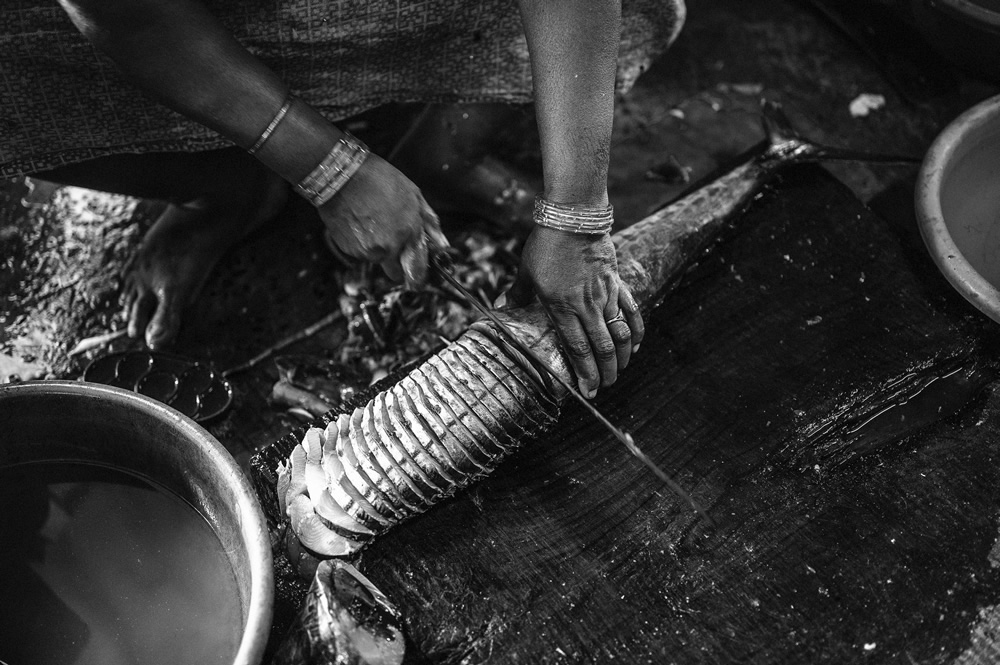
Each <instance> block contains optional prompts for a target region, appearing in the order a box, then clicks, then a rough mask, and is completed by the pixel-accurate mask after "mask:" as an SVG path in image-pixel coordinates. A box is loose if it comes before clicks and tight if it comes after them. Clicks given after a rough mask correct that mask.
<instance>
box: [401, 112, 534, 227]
mask: <svg viewBox="0 0 1000 665" xmlns="http://www.w3.org/2000/svg"><path fill="white" fill-rule="evenodd" d="M526 112H527V111H526V109H525V108H523V107H516V106H510V105H504V104H466V105H461V106H457V105H439V106H432V107H430V109H429V112H428V113H427V114H425V115H424V116H423V119H422V121H421V122H420V124H419V125H418V126H417V127H415V128H414V131H413V132H412V137H411V138H410V139H408V140H407V141H405V142H404V143H403V144H402V145H400V146H399V149H398V154H396V155H395V156H393V158H392V160H391V161H392V162H393V163H394V164H396V166H398V167H399V168H400V170H402V171H403V172H404V173H405V174H406V175H407V176H408V177H409V178H410V179H412V180H413V181H414V182H415V183H417V185H419V186H420V188H421V189H423V190H424V192H425V195H426V196H427V197H428V201H429V202H430V203H431V205H432V206H434V207H435V209H438V210H440V211H447V210H449V209H453V210H460V211H462V212H466V213H472V214H475V215H478V216H480V217H483V218H485V219H487V220H489V221H491V222H493V223H494V224H496V225H498V226H500V227H502V228H505V229H507V230H525V229H526V228H527V227H528V226H529V225H530V224H531V210H532V207H533V203H534V197H535V194H536V193H537V192H538V191H539V187H540V185H541V177H540V174H533V173H529V172H526V171H523V170H520V169H517V168H515V167H514V166H512V165H511V164H509V163H507V162H505V161H503V160H501V159H499V158H498V157H496V155H495V147H496V138H495V137H496V135H497V134H498V133H502V132H503V130H504V129H505V128H506V127H508V126H509V125H511V124H514V123H515V122H516V121H519V120H520V116H523V114H524V113H526Z"/></svg>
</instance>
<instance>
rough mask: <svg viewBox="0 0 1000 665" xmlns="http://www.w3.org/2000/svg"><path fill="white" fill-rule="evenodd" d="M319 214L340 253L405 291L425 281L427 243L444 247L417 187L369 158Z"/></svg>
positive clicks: (435, 221) (382, 162)
mask: <svg viewBox="0 0 1000 665" xmlns="http://www.w3.org/2000/svg"><path fill="white" fill-rule="evenodd" d="M319 214H320V217H321V218H322V219H323V223H324V224H325V225H326V228H327V232H328V233H329V234H330V237H331V239H332V240H333V242H334V243H335V244H336V245H337V248H338V249H339V250H340V251H342V252H343V253H344V254H346V255H348V256H350V257H352V258H356V259H362V260H365V261H370V262H372V263H378V264H381V266H382V269H383V270H385V272H386V274H387V275H388V276H389V277H390V278H391V279H393V280H395V281H397V282H398V281H405V283H406V285H407V286H408V287H410V288H413V287H416V286H419V285H421V284H423V283H424V281H425V280H426V279H427V250H428V246H427V245H428V243H432V244H434V245H436V246H439V247H447V246H448V240H447V238H445V235H444V233H442V232H441V223H440V222H439V220H438V216H437V215H436V214H435V213H434V211H433V210H432V209H431V207H430V206H429V205H428V204H427V201H425V200H424V197H423V194H421V193H420V189H419V188H418V187H417V186H416V185H415V184H413V182H411V181H410V180H409V178H407V177H406V176H405V175H403V174H402V173H401V172H400V171H399V170H398V169H396V168H395V167H394V166H392V165H391V164H389V163H388V162H387V161H385V160H384V159H382V158H381V157H379V156H378V155H374V154H369V155H368V157H367V159H365V162H364V164H362V165H361V168H359V169H358V171H357V172H356V173H355V174H354V175H353V176H352V177H351V179H350V180H348V181H347V184H346V185H344V187H343V189H341V190H340V191H339V192H338V193H337V195H336V196H334V197H333V198H332V199H330V200H329V201H328V202H327V203H325V204H324V205H323V206H322V207H320V208H319Z"/></svg>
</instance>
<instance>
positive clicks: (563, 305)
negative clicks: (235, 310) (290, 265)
mask: <svg viewBox="0 0 1000 665" xmlns="http://www.w3.org/2000/svg"><path fill="white" fill-rule="evenodd" d="M319 212H320V216H321V217H322V218H323V221H324V224H325V225H326V227H327V230H328V233H329V234H330V236H331V238H332V240H333V241H334V243H335V244H336V245H337V247H338V249H340V251H342V252H343V253H344V254H346V255H348V256H350V257H352V258H356V259H362V260H365V261H370V262H372V263H378V264H379V265H381V266H382V268H383V270H385V272H386V274H387V275H388V276H389V277H390V278H391V279H394V280H396V281H402V282H405V283H406V285H407V286H409V287H411V288H417V287H419V286H421V285H422V284H423V283H424V282H425V281H426V279H427V269H428V255H429V252H430V251H432V250H433V249H434V248H435V247H438V248H443V247H447V246H448V240H447V239H446V238H445V235H444V233H442V231H441V226H440V223H439V221H438V217H437V215H436V214H435V213H434V211H433V210H432V209H431V207H430V206H429V205H428V204H427V202H426V201H425V200H424V197H423V195H422V194H421V192H420V190H419V188H418V187H417V186H416V185H415V184H414V183H413V182H411V181H410V180H409V179H408V178H407V177H406V176H404V175H403V174H402V173H401V172H400V171H399V170H397V169H396V168H395V167H393V166H392V165H390V164H389V163H388V162H386V161H385V160H383V159H381V158H380V157H378V156H376V155H370V156H369V157H368V159H367V160H366V161H365V164H364V165H363V166H362V168H361V169H359V170H358V172H357V173H356V174H355V175H354V177H353V178H352V179H351V180H350V181H349V182H348V183H347V184H346V185H345V186H344V188H343V189H342V190H341V191H340V193H339V194H338V195H337V196H335V197H334V198H333V199H331V200H330V201H329V202H328V203H326V204H325V205H324V206H323V207H321V208H320V211H319ZM535 297H537V298H538V300H539V301H540V302H541V304H542V306H543V307H544V308H545V310H546V312H547V313H548V315H549V317H550V318H551V320H552V322H553V324H554V325H555V328H556V331H557V333H558V335H559V337H560V339H561V341H562V343H563V348H564V349H565V350H566V353H567V356H568V358H569V361H570V364H571V365H572V367H573V370H574V373H575V374H576V376H577V381H578V385H579V388H580V391H581V392H582V393H583V394H584V395H586V396H588V397H593V396H594V395H595V394H596V392H597V389H598V387H602V386H603V387H606V386H610V385H611V384H613V383H614V382H615V381H616V380H617V377H618V373H619V372H620V371H621V370H623V369H625V367H627V366H628V364H629V360H630V358H631V354H632V353H633V351H635V350H636V349H637V348H638V347H639V344H640V342H641V341H642V337H643V332H644V331H643V322H642V317H641V315H640V314H639V310H638V307H637V306H636V304H635V301H634V300H633V299H632V296H631V294H630V293H629V291H628V289H627V288H626V287H625V285H624V284H622V281H621V278H620V277H619V275H618V264H617V260H616V255H615V248H614V245H613V243H612V242H611V239H610V237H609V236H608V235H607V234H605V235H603V236H587V235H578V234H573V233H567V232H564V231H558V230H554V229H549V228H545V227H535V228H534V229H533V230H532V232H531V234H530V235H529V237H528V239H527V241H526V242H525V246H524V250H523V252H522V256H521V265H520V268H519V270H518V275H517V278H516V280H515V282H514V285H513V286H512V287H511V289H510V291H509V292H508V293H507V298H506V306H509V307H518V306H523V305H527V304H528V303H530V302H531V301H532V300H533V299H534V298H535ZM619 314H620V315H621V317H619ZM616 317H619V318H623V320H618V321H615V320H614V319H615V318H616ZM609 320H610V322H609Z"/></svg>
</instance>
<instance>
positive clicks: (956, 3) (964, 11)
mask: <svg viewBox="0 0 1000 665" xmlns="http://www.w3.org/2000/svg"><path fill="white" fill-rule="evenodd" d="M937 2H938V3H940V4H941V5H943V6H944V7H945V8H946V9H949V10H951V11H952V12H955V13H957V14H961V15H962V17H963V18H966V19H969V20H972V21H973V22H975V23H979V24H982V25H984V26H989V27H991V28H996V29H1000V13H997V12H994V11H990V10H989V9H987V8H986V7H983V6H982V5H979V4H976V3H975V2H971V1H970V0H937Z"/></svg>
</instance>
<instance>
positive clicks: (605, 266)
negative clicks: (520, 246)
mask: <svg viewBox="0 0 1000 665" xmlns="http://www.w3.org/2000/svg"><path fill="white" fill-rule="evenodd" d="M532 295H537V296H538V299H539V301H540V302H541V304H542V307H544V308H545V311H546V312H547V313H548V315H549V318H551V319H552V322H553V324H555V327H556V331H557V332H558V334H559V337H560V338H561V340H562V342H563V348H564V349H565V350H566V353H567V355H568V356H569V361H570V364H571V365H572V367H573V371H574V372H575V373H576V376H577V381H578V383H579V387H580V392H582V393H583V394H584V395H585V396H587V397H593V396H594V395H596V394H597V388H598V386H610V385H611V384H613V383H614V382H615V381H616V380H617V378H618V373H619V372H620V371H621V370H623V369H625V367H627V366H628V363H629V358H630V357H631V355H632V352H633V351H634V350H636V349H637V348H638V347H639V343H640V342H642V337H643V333H644V328H643V322H642V316H641V315H640V314H639V308H638V306H637V305H636V302H635V300H634V299H633V298H632V294H631V293H630V292H629V290H628V288H627V287H626V286H625V284H623V283H622V281H621V278H620V277H619V276H618V261H617V258H616V256H615V247H614V244H613V243H612V242H611V237H610V236H609V235H607V234H605V235H601V236H593V235H581V234H576V233H570V232H566V231H558V230H555V229H550V228H546V227H543V226H538V227H535V229H534V230H533V231H532V232H531V235H529V236H528V240H527V241H526V242H525V245H524V250H523V251H522V254H521V267H520V269H519V270H518V274H517V279H516V280H515V282H514V285H513V286H512V287H511V289H510V291H509V292H508V294H507V298H508V303H509V304H510V305H512V306H515V307H516V306H523V305H526V304H528V303H529V302H530V301H531V299H532Z"/></svg>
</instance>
